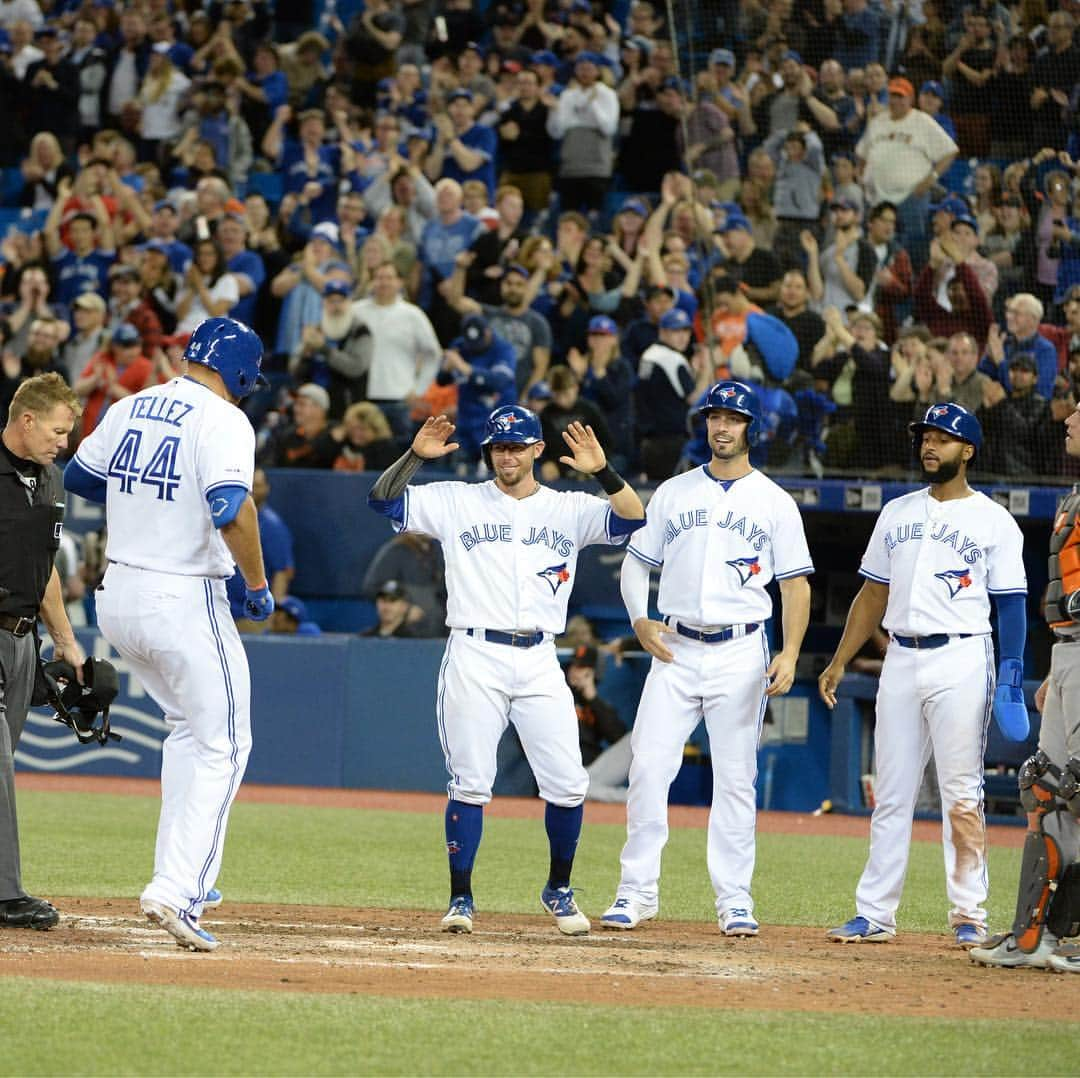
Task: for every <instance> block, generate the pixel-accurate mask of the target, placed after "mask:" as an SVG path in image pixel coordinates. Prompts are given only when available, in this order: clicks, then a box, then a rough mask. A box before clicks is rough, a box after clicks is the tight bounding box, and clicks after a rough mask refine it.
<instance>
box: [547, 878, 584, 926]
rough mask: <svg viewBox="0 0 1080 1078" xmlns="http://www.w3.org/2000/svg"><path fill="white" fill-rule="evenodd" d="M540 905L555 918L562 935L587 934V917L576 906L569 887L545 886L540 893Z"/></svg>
mask: <svg viewBox="0 0 1080 1078" xmlns="http://www.w3.org/2000/svg"><path fill="white" fill-rule="evenodd" d="M540 905H541V906H543V907H544V909H545V910H547V912H548V913H550V914H551V916H552V917H554V918H555V923H556V924H557V925H558V926H559V931H560V932H561V933H562V934H563V935H564V936H587V935H588V934H589V928H590V927H591V926H590V924H589V918H588V917H586V916H585V914H583V913H582V912H581V910H579V909H578V908H577V903H576V902H575V901H574V892H573V889H572V888H570V887H545V888H544V890H543V891H542V892H541V893H540Z"/></svg>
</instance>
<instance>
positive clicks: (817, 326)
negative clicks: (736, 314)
mask: <svg viewBox="0 0 1080 1078" xmlns="http://www.w3.org/2000/svg"><path fill="white" fill-rule="evenodd" d="M769 314H771V315H772V316H773V317H774V318H778V319H780V321H781V322H783V323H784V325H785V326H787V327H788V329H790V330H791V332H792V333H793V334H794V335H795V339H796V340H797V341H798V342H799V366H800V367H801V368H802V369H803V370H806V371H808V370H810V366H811V362H810V361H811V356H812V355H813V352H814V345H816V344H817V342H818V341H820V340H821V338H822V337H823V336H824V334H825V322H824V320H823V319H822V317H821V315H820V314H818V313H817V311H815V310H812V309H811V307H810V286H809V285H808V284H807V280H806V274H805V272H804V271H803V270H801V269H790V270H788V271H787V273H785V274H784V276H783V278H782V279H781V281H780V297H779V302H778V303H777V305H776V306H775V307H773V308H772V309H771V310H770V311H769Z"/></svg>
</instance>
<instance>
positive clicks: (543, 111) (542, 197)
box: [498, 67, 555, 215]
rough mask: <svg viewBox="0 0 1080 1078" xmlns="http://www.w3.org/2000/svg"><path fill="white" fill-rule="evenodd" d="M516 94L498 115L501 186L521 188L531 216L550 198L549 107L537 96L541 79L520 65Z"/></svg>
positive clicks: (551, 148) (552, 150)
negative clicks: (501, 167) (501, 168)
mask: <svg viewBox="0 0 1080 1078" xmlns="http://www.w3.org/2000/svg"><path fill="white" fill-rule="evenodd" d="M515 85H516V90H517V95H516V97H515V98H514V99H513V100H512V101H511V102H510V105H509V107H508V108H506V109H505V110H504V111H503V113H502V116H501V118H500V122H499V127H498V132H499V157H500V160H501V161H502V165H503V169H504V171H503V173H502V175H501V176H500V177H499V184H500V186H506V185H510V186H513V187H516V188H518V190H520V191H521V194H522V198H523V199H524V201H525V208H526V210H528V212H529V214H530V215H534V214H538V213H543V212H544V210H546V209H547V208H548V203H549V202H550V201H551V166H552V162H553V161H554V160H555V143H554V142H553V141H552V139H551V136H550V135H549V134H548V132H547V121H548V106H547V105H546V104H545V103H544V101H543V100H542V99H541V97H540V78H539V76H538V75H537V73H536V72H535V71H534V70H533V69H532V68H528V67H526V68H522V70H521V71H519V72H518V74H517V78H516V83H515Z"/></svg>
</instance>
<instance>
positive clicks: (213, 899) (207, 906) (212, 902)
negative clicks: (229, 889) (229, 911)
mask: <svg viewBox="0 0 1080 1078" xmlns="http://www.w3.org/2000/svg"><path fill="white" fill-rule="evenodd" d="M224 900H225V899H224V896H223V895H222V893H221V892H220V891H219V890H218V889H217V888H216V887H211V888H210V890H209V891H207V892H206V898H204V899H203V909H204V910H212V909H216V908H217V907H218V906H220V905H221V903H222V902H223V901H224Z"/></svg>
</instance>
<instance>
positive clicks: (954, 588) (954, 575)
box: [934, 569, 971, 599]
mask: <svg viewBox="0 0 1080 1078" xmlns="http://www.w3.org/2000/svg"><path fill="white" fill-rule="evenodd" d="M934 576H935V577H936V578H937V579H938V580H944V581H945V586H946V587H947V588H948V589H949V598H950V599H955V598H956V597H957V596H958V595H959V594H960V592H962V591H963V590H964V588H970V587H971V570H970V569H946V570H945V571H944V572H943V573H934Z"/></svg>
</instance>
